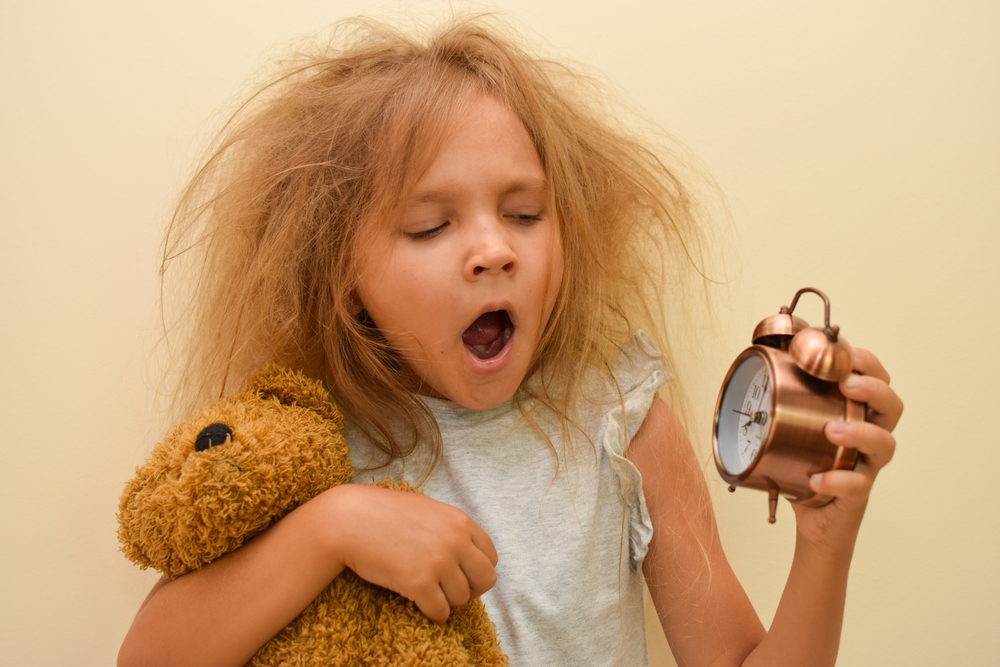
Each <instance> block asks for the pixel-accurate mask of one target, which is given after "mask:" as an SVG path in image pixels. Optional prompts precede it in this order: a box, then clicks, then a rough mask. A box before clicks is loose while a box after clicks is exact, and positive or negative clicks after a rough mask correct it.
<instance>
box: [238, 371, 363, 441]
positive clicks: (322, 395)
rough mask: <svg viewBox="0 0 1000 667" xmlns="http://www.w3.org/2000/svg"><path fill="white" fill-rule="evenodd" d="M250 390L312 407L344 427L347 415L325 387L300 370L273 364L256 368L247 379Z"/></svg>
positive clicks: (260, 394)
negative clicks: (343, 414)
mask: <svg viewBox="0 0 1000 667" xmlns="http://www.w3.org/2000/svg"><path fill="white" fill-rule="evenodd" d="M246 391H247V393H252V394H257V395H258V396H260V397H261V398H264V399H267V398H274V399H276V400H277V401H278V402H279V403H281V404H283V405H295V406H298V407H300V408H306V409H309V410H313V411H315V412H317V413H318V414H320V415H321V416H323V417H325V418H326V419H329V420H331V421H333V422H336V424H337V427H338V428H340V427H343V425H344V418H343V417H342V416H341V414H340V410H339V409H337V406H336V405H335V404H334V402H333V400H332V399H331V398H330V394H329V392H327V390H326V387H324V386H323V385H322V384H321V383H319V382H317V381H316V380H311V379H309V378H307V377H306V376H305V375H303V374H302V373H300V372H299V371H293V370H291V369H290V368H285V367H284V366H279V365H278V364H271V365H270V366H265V367H264V368H260V369H258V370H256V371H254V372H253V373H252V374H251V375H250V377H249V378H248V379H247V388H246Z"/></svg>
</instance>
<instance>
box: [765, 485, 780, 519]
mask: <svg viewBox="0 0 1000 667" xmlns="http://www.w3.org/2000/svg"><path fill="white" fill-rule="evenodd" d="M767 510H768V516H767V522H768V523H774V522H775V521H777V519H775V518H774V515H775V513H777V511H778V487H776V486H772V487H770V488H769V489H768V490H767Z"/></svg>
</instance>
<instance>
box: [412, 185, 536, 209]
mask: <svg viewBox="0 0 1000 667" xmlns="http://www.w3.org/2000/svg"><path fill="white" fill-rule="evenodd" d="M548 191H549V182H548V180H546V179H544V178H527V179H521V180H517V181H513V182H511V183H510V184H509V185H508V186H507V187H505V188H503V190H502V192H501V193H500V194H501V196H506V195H512V194H518V193H521V192H542V193H546V192H548ZM453 196H454V191H453V190H451V189H448V188H441V189H436V190H428V191H426V192H420V193H418V194H416V195H413V196H410V197H407V199H406V202H405V205H407V206H414V205H419V204H433V203H435V202H439V201H441V200H442V199H450V198H452V197H453Z"/></svg>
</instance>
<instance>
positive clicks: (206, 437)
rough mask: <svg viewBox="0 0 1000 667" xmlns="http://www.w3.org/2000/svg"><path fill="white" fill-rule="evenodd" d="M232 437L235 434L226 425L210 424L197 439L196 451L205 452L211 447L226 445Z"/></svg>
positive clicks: (195, 443) (195, 442)
mask: <svg viewBox="0 0 1000 667" xmlns="http://www.w3.org/2000/svg"><path fill="white" fill-rule="evenodd" d="M231 437H233V432H232V431H230V430H229V427H228V426H226V425H225V424H209V425H208V426H206V427H205V428H203V429H201V433H199V434H198V437H197V438H196V439H195V441H194V451H196V452H203V451H205V450H206V449H208V448H209V447H215V446H216V445H222V444H225V443H226V441H228V440H229V438H231Z"/></svg>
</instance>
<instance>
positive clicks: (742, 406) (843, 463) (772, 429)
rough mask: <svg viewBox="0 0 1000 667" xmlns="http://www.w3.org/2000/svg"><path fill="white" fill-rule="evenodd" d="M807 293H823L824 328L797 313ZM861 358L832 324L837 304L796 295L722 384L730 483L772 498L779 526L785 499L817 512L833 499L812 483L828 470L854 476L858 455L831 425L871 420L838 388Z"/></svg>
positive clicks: (721, 434)
mask: <svg viewBox="0 0 1000 667" xmlns="http://www.w3.org/2000/svg"><path fill="white" fill-rule="evenodd" d="M805 293H813V294H817V295H819V296H820V297H821V298H822V299H823V304H824V326H823V327H822V328H819V327H810V326H809V324H808V323H807V322H806V321H805V320H803V319H802V318H799V317H795V316H793V315H792V311H794V310H795V306H796V304H797V303H798V301H799V297H801V296H802V295H803V294H805ZM852 360H853V352H852V350H851V346H850V344H848V342H847V341H846V340H844V339H843V338H842V337H841V336H840V329H839V327H836V326H830V300H829V299H828V298H827V296H826V295H825V294H824V293H823V292H821V291H820V290H818V289H815V288H812V287H805V288H803V289H800V290H799V291H798V292H796V293H795V297H794V298H793V299H792V303H791V305H790V306H782V307H781V310H780V312H779V313H778V314H777V315H772V316H770V317H768V318H766V319H765V320H764V321H762V322H761V323H760V324H758V325H757V328H756V329H754V332H753V345H752V346H751V347H748V348H747V349H745V350H743V352H741V353H740V355H739V356H738V357H736V361H734V362H733V365H732V366H731V367H730V369H729V372H728V373H727V374H726V379H725V380H724V381H723V382H722V390H721V391H720V392H719V398H718V401H716V404H715V419H714V420H713V421H714V423H713V435H712V448H713V450H714V453H715V465H716V467H717V468H718V469H719V473H720V474H721V475H722V478H723V479H725V480H726V481H727V482H729V483H730V487H729V490H730V491H735V490H736V487H737V486H743V487H747V488H751V489H760V490H762V491H766V492H767V493H768V506H769V515H768V521H769V522H771V523H774V520H775V519H774V515H775V511H776V509H777V504H778V495H779V494H780V495H783V496H785V497H786V498H788V499H789V500H791V501H792V502H795V503H801V504H804V505H808V506H811V507H818V506H820V505H824V504H826V503H828V502H830V501H831V500H832V498H831V497H830V496H822V495H818V494H816V493H814V492H813V491H812V490H810V488H809V477H810V476H811V475H813V474H815V473H818V472H825V471H827V470H851V469H853V468H854V466H855V464H856V463H857V460H858V452H857V450H855V449H850V448H846V447H838V446H836V445H833V444H831V443H830V441H828V440H827V439H826V436H825V435H824V433H823V427H824V425H825V424H826V423H827V422H828V421H832V420H842V421H847V422H852V421H863V420H864V418H865V408H866V406H865V404H864V403H857V402H855V401H852V400H850V399H848V398H845V397H844V395H843V394H841V393H840V390H839V389H838V388H837V383H838V382H840V381H841V380H843V379H844V378H846V377H847V376H848V375H849V374H850V373H851V364H852Z"/></svg>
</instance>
